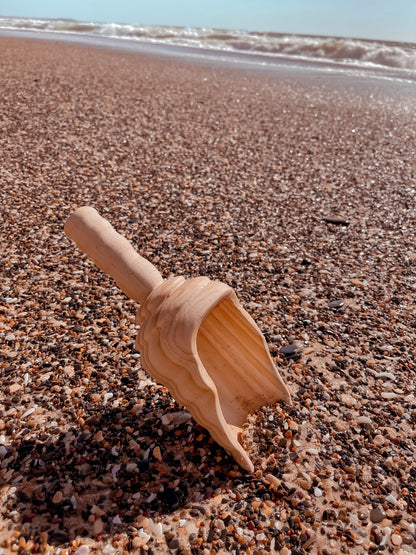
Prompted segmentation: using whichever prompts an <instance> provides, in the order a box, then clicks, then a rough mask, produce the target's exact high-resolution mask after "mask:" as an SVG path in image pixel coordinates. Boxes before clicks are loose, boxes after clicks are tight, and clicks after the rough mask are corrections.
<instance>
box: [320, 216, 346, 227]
mask: <svg viewBox="0 0 416 555" xmlns="http://www.w3.org/2000/svg"><path fill="white" fill-rule="evenodd" d="M322 219H323V221H324V222H326V223H327V224H334V225H344V226H347V225H350V222H349V221H348V220H346V219H345V218H340V217H339V216H325V217H324V218H322Z"/></svg>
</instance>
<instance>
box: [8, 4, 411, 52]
mask: <svg viewBox="0 0 416 555" xmlns="http://www.w3.org/2000/svg"><path fill="white" fill-rule="evenodd" d="M0 16H19V17H39V18H56V19H61V18H70V19H77V20H79V21H97V22H116V23H139V24H145V25H178V26H191V27H214V28H227V29H244V30H253V31H275V32H280V33H300V34H313V35H333V36H344V37H359V38H372V39H384V40H401V41H409V42H414V43H416V0H0Z"/></svg>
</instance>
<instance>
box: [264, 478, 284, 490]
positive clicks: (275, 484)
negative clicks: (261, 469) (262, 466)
mask: <svg viewBox="0 0 416 555" xmlns="http://www.w3.org/2000/svg"><path fill="white" fill-rule="evenodd" d="M264 479H265V480H266V482H268V483H269V484H270V485H271V486H272V488H273V489H278V488H279V487H280V484H281V482H280V480H279V478H276V476H273V474H266V476H265V477H264Z"/></svg>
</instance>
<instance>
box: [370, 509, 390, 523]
mask: <svg viewBox="0 0 416 555" xmlns="http://www.w3.org/2000/svg"><path fill="white" fill-rule="evenodd" d="M384 518H386V513H385V512H384V509H383V507H382V506H381V505H377V507H375V508H374V509H372V510H371V511H370V520H371V522H374V524H377V523H378V522H381V521H382V520H383V519H384Z"/></svg>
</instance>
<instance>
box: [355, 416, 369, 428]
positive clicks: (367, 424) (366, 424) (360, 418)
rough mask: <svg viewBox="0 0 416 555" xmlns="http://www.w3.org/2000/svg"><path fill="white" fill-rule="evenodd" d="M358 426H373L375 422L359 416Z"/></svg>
mask: <svg viewBox="0 0 416 555" xmlns="http://www.w3.org/2000/svg"><path fill="white" fill-rule="evenodd" d="M357 424H361V425H362V426H371V425H372V424H373V421H372V420H371V418H369V417H368V416H359V417H358V418H357Z"/></svg>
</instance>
